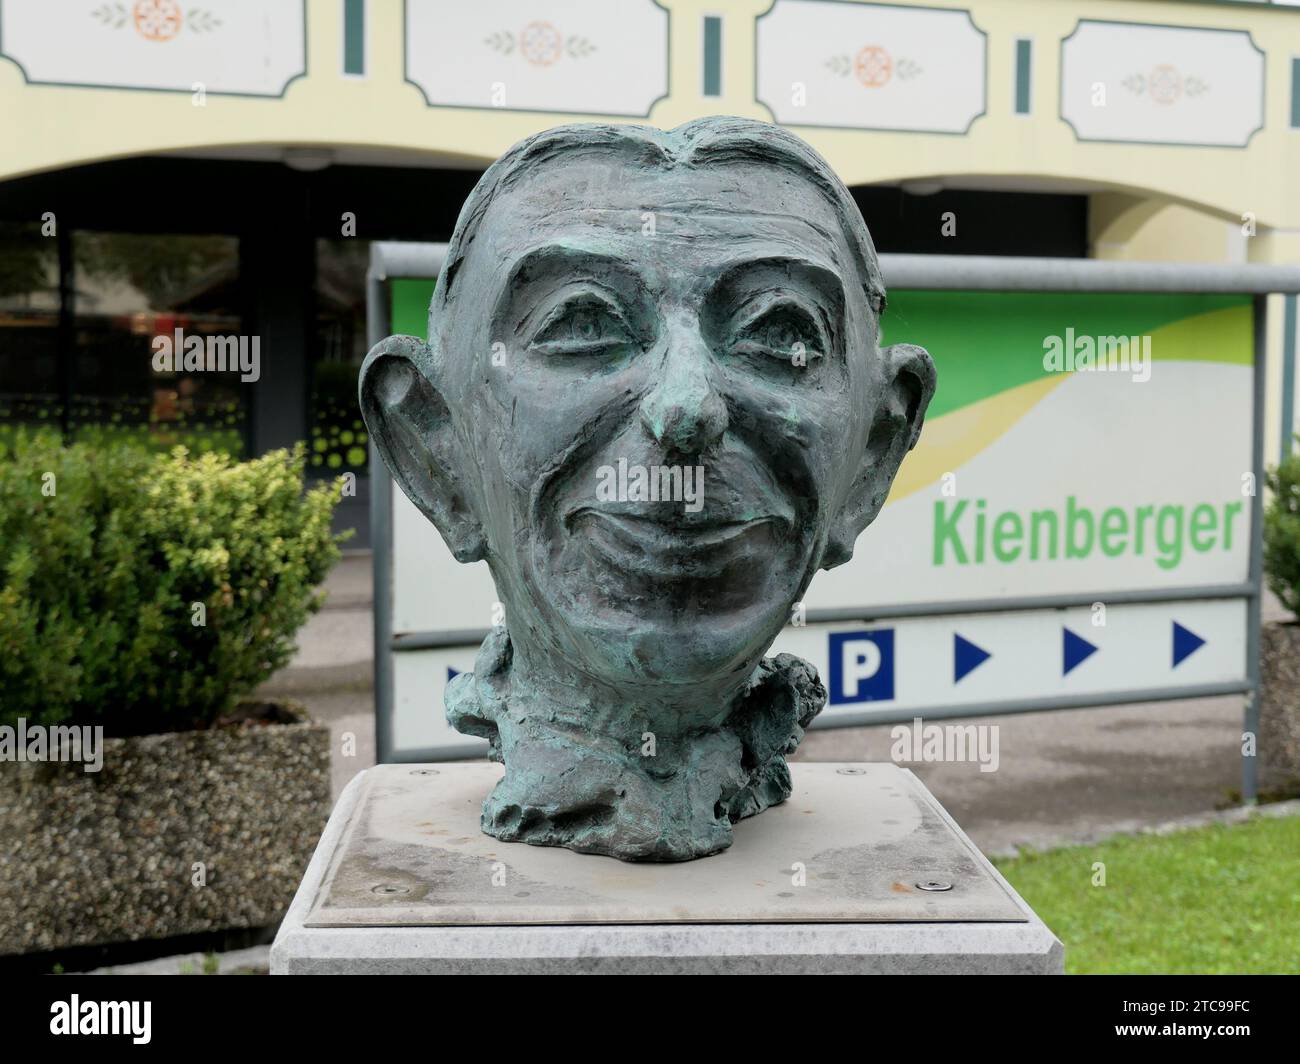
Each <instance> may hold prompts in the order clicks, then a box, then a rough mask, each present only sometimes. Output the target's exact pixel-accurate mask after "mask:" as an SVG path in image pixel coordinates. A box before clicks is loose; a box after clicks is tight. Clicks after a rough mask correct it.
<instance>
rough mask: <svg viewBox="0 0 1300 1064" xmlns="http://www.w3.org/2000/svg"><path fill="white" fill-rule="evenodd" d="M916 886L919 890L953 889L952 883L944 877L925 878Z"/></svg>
mask: <svg viewBox="0 0 1300 1064" xmlns="http://www.w3.org/2000/svg"><path fill="white" fill-rule="evenodd" d="M916 886H917V889H918V890H933V891H941V890H952V884H951V883H948V882H946V881H944V880H942V879H923V880H921V882H919V883H917V885H916Z"/></svg>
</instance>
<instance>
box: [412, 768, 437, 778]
mask: <svg viewBox="0 0 1300 1064" xmlns="http://www.w3.org/2000/svg"><path fill="white" fill-rule="evenodd" d="M437 774H438V770H437V769H436V768H413V769H411V775H412V776H436V775H437Z"/></svg>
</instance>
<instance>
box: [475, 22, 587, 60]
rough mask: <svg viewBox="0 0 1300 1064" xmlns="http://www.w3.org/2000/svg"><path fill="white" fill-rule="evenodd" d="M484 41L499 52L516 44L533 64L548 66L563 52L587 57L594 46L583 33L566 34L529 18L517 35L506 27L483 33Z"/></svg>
mask: <svg viewBox="0 0 1300 1064" xmlns="http://www.w3.org/2000/svg"><path fill="white" fill-rule="evenodd" d="M483 43H484V44H486V45H487V46H488V47H489V48H491V49H492V51H494V52H499V53H500V54H501V55H510V54H512V53H513V52H514V51H515V49H516V48H518V50H519V54H520V55H521V56H522V57H523V58H524V59H525V60H526V61H527V62H529V63H531V64H532V65H533V66H551V65H553V64H554V63H556V62H557V61H558V60H559V59H560V58H561V57H562V56H565V55H567V56H569V58H571V59H586V58H587V57H588V56H589V55H591V53H592V52H594V51H595V50H596V46H595V45H594V44H592V43H591V41H590V40H588V39H587V38H586V37H583V36H580V35H578V34H574V35H572V36H570V37H568V38H565V37H564V35H563V34H561V33H560V31H559V30H557V29H556V28H555V27H554V26H552V25H551V24H550V23H549V22H530V23H529V24H528V25H527V26H525V27H524V28H523V30H521V31H520V32H519V34H518V35H517V36H516V35H515V34H513V33H511V32H510V31H509V30H498V31H497V32H495V33H491V34H489V35H488V36H487V37H485V38H484V40H483Z"/></svg>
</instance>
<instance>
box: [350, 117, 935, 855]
mask: <svg viewBox="0 0 1300 1064" xmlns="http://www.w3.org/2000/svg"><path fill="white" fill-rule="evenodd" d="M884 304H885V290H884V286H883V283H882V281H881V275H880V269H879V265H878V262H877V259H876V253H875V249H874V247H873V245H872V242H871V237H870V235H869V233H868V232H867V228H866V226H865V224H864V223H863V221H862V217H861V215H860V214H859V212H858V209H857V207H856V205H855V204H854V202H853V200H852V198H851V196H850V195H849V193H848V191H847V189H845V187H844V186H843V184H842V183H841V182H840V181H839V179H838V178H837V177H836V176H835V174H834V173H833V172H832V171H831V169H830V168H829V166H828V165H827V164H826V162H825V161H824V160H823V159H822V158H821V157H820V156H819V155H818V154H817V153H816V152H814V151H813V150H812V149H811V148H810V147H809V146H808V145H807V144H805V143H804V142H803V141H802V140H800V139H799V138H797V137H795V136H794V135H793V134H791V133H788V132H786V131H785V130H783V129H780V128H779V127H776V126H772V125H768V124H765V123H761V122H755V121H750V120H745V119H738V118H706V119H701V120H699V121H695V122H691V123H689V124H688V125H685V126H682V127H680V128H678V129H675V130H672V131H670V132H664V131H660V130H656V129H651V128H647V127H638V126H613V125H570V126H562V127H559V128H556V129H552V130H548V131H546V132H544V133H539V134H537V135H536V136H533V137H530V138H528V139H527V140H525V141H523V142H522V143H520V144H518V145H516V146H515V147H514V148H512V149H511V150H510V151H508V152H507V153H506V154H505V155H504V156H502V158H501V159H500V160H498V161H497V162H496V163H495V164H494V165H493V166H492V167H491V168H489V169H488V171H487V172H486V173H485V174H484V175H483V178H482V179H481V180H480V181H479V183H478V185H477V187H476V188H475V189H474V191H473V192H472V193H471V195H470V197H469V199H468V200H467V201H466V203H465V206H464V209H463V211H462V212H461V215H460V219H459V221H458V223H457V225H456V230H455V233H454V235H453V237H452V240H451V243H450V246H449V249H448V254H447V258H446V263H445V265H444V267H443V270H442V274H441V276H440V277H439V278H438V284H437V288H436V290H435V292H434V296H433V300H432V304H431V306H430V308H429V342H428V343H427V344H426V343H424V342H422V341H420V340H417V339H414V338H412V337H390V338H389V339H387V340H385V341H383V342H382V343H380V344H378V345H377V346H376V347H375V349H374V350H373V351H372V352H371V353H370V355H369V357H368V358H367V360H366V363H365V366H364V367H363V370H362V378H361V389H360V390H361V405H362V410H363V412H364V415H365V420H366V424H367V426H368V428H369V430H370V433H371V435H372V437H373V439H374V440H375V443H376V446H377V447H378V450H379V452H380V454H381V455H382V456H383V459H384V461H385V463H386V464H387V465H388V467H389V469H390V470H391V471H392V473H393V476H394V478H395V479H396V481H397V483H398V484H399V485H401V487H402V490H403V491H405V492H406V494H407V495H408V496H409V497H410V498H411V500H412V501H413V502H414V503H415V505H416V506H417V507H419V509H420V510H421V511H422V512H423V513H424V514H425V515H426V516H427V517H428V518H429V519H430V520H431V521H432V522H433V523H434V524H435V525H436V526H437V528H438V530H439V532H440V533H441V534H442V536H443V538H444V540H445V541H446V542H447V544H448V546H449V547H450V549H451V550H452V552H453V553H454V554H455V556H456V558H457V559H458V560H460V561H462V562H471V561H475V560H478V559H486V560H487V562H488V565H489V566H490V568H491V571H492V576H493V578H494V580H495V582H496V587H497V591H498V595H499V597H500V599H501V601H502V602H503V603H504V605H505V611H506V615H505V624H504V625H503V626H501V627H499V628H497V629H495V630H494V631H493V632H492V634H491V635H489V636H488V638H487V639H486V640H485V641H484V643H483V646H482V648H481V650H480V651H479V655H478V660H477V664H476V667H475V671H474V673H473V674H465V675H462V676H458V677H456V679H455V680H454V681H453V682H452V683H451V685H450V686H449V687H448V690H447V693H446V704H447V712H448V716H449V719H450V720H451V722H452V724H453V725H454V726H455V727H456V728H457V729H459V730H460V731H462V732H466V733H469V734H472V735H478V736H484V737H486V738H488V739H489V740H490V741H491V746H492V756H493V757H494V758H496V759H499V760H503V761H504V763H505V776H504V778H503V779H502V780H501V782H500V783H499V784H498V786H497V787H496V789H495V790H494V791H493V792H492V794H491V795H490V796H488V798H487V800H486V801H485V803H484V807H483V818H482V825H483V829H484V830H485V831H487V832H489V833H490V834H492V835H495V836H497V837H499V838H502V839H506V840H517V841H523V842H530V843H536V844H542V845H554V846H567V847H569V848H571V849H575V850H581V851H585V852H594V853H603V854H609V855H612V856H615V857H620V858H623V859H627V860H685V859H689V858H693V857H699V856H703V855H706V854H711V853H715V852H717V851H719V850H722V849H724V848H725V847H727V846H728V845H729V844H730V842H731V837H732V829H731V825H732V824H733V823H735V822H736V821H738V820H739V819H741V818H742V817H745V816H749V815H751V814H753V813H758V812H761V811H762V810H763V809H765V808H767V807H768V806H770V805H773V804H775V803H777V802H780V801H783V800H784V799H785V798H786V797H788V795H789V793H790V777H789V770H788V768H787V766H786V762H785V756H784V755H786V754H788V753H790V752H792V751H793V750H794V749H795V747H796V746H797V745H798V743H799V741H800V739H801V738H802V737H803V731H804V728H806V727H807V725H808V723H809V722H810V721H811V720H812V718H813V717H814V716H815V715H816V714H817V712H818V711H819V710H820V709H821V706H822V703H823V701H824V692H823V689H822V686H821V684H820V682H819V681H818V678H817V676H816V673H815V671H814V670H813V669H812V668H811V667H810V666H809V665H808V664H807V663H805V662H803V661H801V660H799V659H798V658H794V657H792V656H790V655H785V654H782V655H778V656H777V657H775V658H771V659H765V658H764V656H763V655H764V653H765V652H766V650H767V649H768V647H770V646H771V644H772V641H773V640H774V639H775V638H776V636H777V634H778V633H779V632H780V630H781V628H782V626H783V625H784V624H786V623H787V622H788V620H789V619H790V614H791V608H792V606H793V605H794V604H795V603H796V602H798V601H799V600H800V599H801V597H802V596H803V594H804V591H805V590H806V588H807V587H808V584H809V582H810V581H811V580H812V578H813V576H814V574H815V573H816V572H817V571H818V570H819V569H826V568H831V567H833V566H836V565H840V564H842V563H844V562H845V561H847V560H848V559H849V558H850V556H851V555H852V552H853V545H854V541H855V540H856V539H857V537H858V535H859V534H860V533H861V532H862V530H863V529H864V528H865V527H866V526H867V525H868V524H869V523H870V522H871V521H872V520H873V519H874V518H875V516H876V515H877V513H879V511H880V508H881V506H882V505H883V504H884V501H885V497H886V495H887V493H888V491H889V487H890V484H891V483H892V481H893V478H894V475H895V474H896V472H897V471H898V467H899V464H900V463H901V462H902V460H903V457H904V456H905V454H906V453H907V451H908V450H909V449H910V448H911V447H912V446H913V445H914V444H915V442H916V439H917V436H918V434H919V432H920V430H921V424H922V421H923V418H924V415H925V409H926V406H927V404H928V402H929V400H930V397H931V395H932V394H933V391H934V386H935V373H934V366H933V364H932V362H931V360H930V357H929V355H927V354H926V352H925V351H923V350H922V349H920V348H918V347H914V346H910V345H895V346H893V347H886V348H881V347H880V345H879V342H878V341H879V319H880V315H881V312H882V311H883V309H884Z"/></svg>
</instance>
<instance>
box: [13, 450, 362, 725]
mask: <svg viewBox="0 0 1300 1064" xmlns="http://www.w3.org/2000/svg"><path fill="white" fill-rule="evenodd" d="M7 450H8V453H7V454H4V455H2V456H0V723H9V724H12V723H14V722H15V721H16V719H17V718H19V717H25V718H26V719H27V721H28V722H29V723H32V724H36V723H41V724H53V723H56V722H65V723H70V724H90V723H94V724H102V725H104V727H105V730H106V732H107V733H108V734H110V735H139V734H148V733H152V732H160V731H182V730H186V729H190V728H202V727H206V726H208V725H210V724H211V723H212V722H213V721H214V720H215V719H216V718H218V717H219V716H221V715H222V714H223V713H226V712H228V711H229V710H230V708H231V707H232V706H233V705H234V703H235V702H236V701H237V700H238V699H239V698H240V697H242V696H244V695H246V694H248V693H249V692H250V691H251V690H252V689H253V688H254V687H256V686H257V685H258V684H259V683H261V682H262V681H263V680H265V679H266V678H267V677H268V676H270V675H271V673H273V672H274V671H275V670H276V669H278V668H280V667H281V666H282V665H284V664H285V663H286V662H287V661H288V660H289V658H290V656H291V655H292V653H293V649H294V642H293V637H294V634H295V633H296V632H297V630H298V628H299V627H301V625H302V624H303V622H304V621H306V619H307V617H308V616H309V615H310V614H311V613H313V612H315V611H316V610H317V609H319V608H320V602H321V599H322V597H323V593H322V592H320V591H318V590H317V585H318V584H319V583H320V582H321V581H322V580H323V579H324V578H325V575H326V574H327V573H328V572H329V570H330V568H331V567H332V566H333V565H334V563H335V562H336V561H337V560H338V556H339V551H338V542H339V540H340V539H341V538H342V537H335V536H334V535H332V534H331V532H330V519H331V516H332V514H333V510H334V506H335V504H336V503H337V502H338V499H339V497H340V494H341V487H340V484H339V483H334V484H330V485H322V486H320V487H317V488H315V489H313V490H312V491H310V492H306V493H304V492H303V459H304V454H303V450H302V448H301V447H299V448H298V449H296V450H295V451H294V452H293V453H290V452H287V451H275V452H272V453H271V454H268V455H265V456H264V457H262V458H258V459H256V460H254V461H251V462H242V463H240V462H235V461H233V460H232V459H230V458H229V457H227V456H225V455H220V454H205V455H202V456H200V457H191V456H190V455H189V454H188V453H187V452H186V451H185V450H184V449H183V448H176V449H175V450H174V451H173V452H172V453H171V454H170V455H151V454H148V453H147V452H144V451H142V450H140V449H138V448H133V447H114V448H108V449H102V450H101V449H95V448H91V447H88V446H86V445H82V444H77V445H74V446H71V447H66V448H65V447H62V446H60V445H59V443H58V441H57V439H55V438H52V437H50V436H49V435H39V436H36V437H28V436H25V435H19V436H18V437H17V438H16V439H15V440H14V441H13V442H12V444H11V445H9V447H8V448H7ZM200 604H201V609H200ZM198 622H202V623H198Z"/></svg>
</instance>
